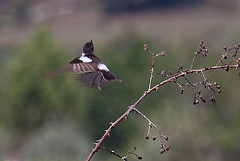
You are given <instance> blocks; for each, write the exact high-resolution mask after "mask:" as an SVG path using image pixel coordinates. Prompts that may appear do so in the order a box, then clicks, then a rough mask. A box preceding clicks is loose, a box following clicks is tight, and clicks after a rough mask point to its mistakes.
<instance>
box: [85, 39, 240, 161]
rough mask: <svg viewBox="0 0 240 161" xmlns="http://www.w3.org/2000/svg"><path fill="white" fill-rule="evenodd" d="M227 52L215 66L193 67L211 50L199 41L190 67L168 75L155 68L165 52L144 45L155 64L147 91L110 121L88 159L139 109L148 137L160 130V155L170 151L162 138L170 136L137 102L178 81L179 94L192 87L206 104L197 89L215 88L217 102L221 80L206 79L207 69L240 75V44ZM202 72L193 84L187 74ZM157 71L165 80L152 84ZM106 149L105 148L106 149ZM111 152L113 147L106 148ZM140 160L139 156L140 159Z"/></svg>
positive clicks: (197, 101)
mask: <svg viewBox="0 0 240 161" xmlns="http://www.w3.org/2000/svg"><path fill="white" fill-rule="evenodd" d="M223 49H224V51H225V53H224V54H223V55H222V57H221V58H220V60H219V61H218V63H217V64H216V65H215V66H212V67H204V68H200V69H193V66H194V62H195V61H196V57H197V56H198V55H199V54H202V56H203V57H206V56H207V54H208V49H207V46H206V45H205V44H204V42H203V41H202V40H201V41H200V43H199V44H198V48H197V51H196V52H195V53H194V57H193V60H192V64H191V66H190V68H184V67H183V66H180V67H179V68H178V71H177V73H176V74H175V75H174V76H170V74H171V72H168V74H166V73H167V72H166V71H164V70H163V71H162V72H161V73H158V72H155V71H154V59H155V58H156V57H158V56H160V55H162V56H164V55H165V54H166V53H165V52H164V51H163V52H161V53H159V54H154V53H152V52H151V51H150V49H149V48H148V46H147V44H145V45H144V50H146V51H148V52H149V53H150V54H151V56H152V67H151V70H150V78H149V85H148V90H147V91H144V92H143V94H142V96H141V97H140V98H139V99H138V100H137V101H136V102H135V103H134V104H132V105H131V106H129V107H128V110H127V111H126V112H125V113H124V114H122V115H121V116H120V117H119V118H118V119H117V120H116V121H114V122H111V123H110V126H109V128H108V129H107V130H105V133H104V134H103V136H102V138H101V139H100V140H97V141H96V143H95V147H94V148H93V149H92V151H91V153H90V155H89V156H88V158H87V160H86V161H90V160H91V158H92V157H93V155H94V154H95V153H96V152H97V151H98V150H99V149H103V148H101V147H100V145H101V144H102V142H103V141H104V139H105V138H106V137H110V132H111V130H112V129H113V127H115V126H117V124H118V123H119V122H120V121H121V120H123V119H124V118H126V117H127V116H128V115H129V114H130V113H131V112H132V111H135V112H137V114H138V115H140V116H141V117H142V118H144V119H145V120H146V121H147V122H148V130H147V133H146V136H145V138H146V139H149V136H150V137H152V139H153V140H156V136H153V135H152V134H151V129H152V127H153V128H154V129H155V130H156V131H157V132H158V134H159V137H160V143H161V150H160V152H161V154H162V153H164V152H165V151H168V150H170V146H168V145H165V144H164V143H163V140H165V141H167V140H168V137H167V136H164V135H163V134H162V133H161V131H160V130H159V129H158V127H157V126H156V125H155V124H154V123H153V122H152V121H151V120H150V119H149V118H148V117H147V116H145V115H144V114H143V113H141V112H140V111H139V110H138V109H137V108H136V107H137V105H138V104H139V103H140V102H141V101H142V100H143V99H144V98H145V97H146V96H147V95H148V94H150V93H151V92H153V91H157V90H158V88H159V87H160V86H162V85H164V84H166V83H171V82H173V83H175V84H177V86H178V87H180V94H183V92H184V90H185V87H192V89H193V93H194V101H193V104H194V105H196V104H198V103H199V100H198V98H200V99H201V100H202V102H203V103H205V102H206V99H205V98H204V97H203V95H202V91H201V90H200V89H198V88H197V86H199V85H202V86H203V87H204V88H206V89H208V90H210V91H212V93H213V95H212V96H211V97H210V101H212V102H213V103H214V104H215V102H216V98H215V95H214V93H215V92H217V93H220V92H221V86H220V85H219V83H217V82H215V81H214V82H213V83H212V82H210V80H209V79H207V78H206V76H205V74H204V72H206V71H210V70H218V69H224V70H226V71H227V72H228V71H229V70H230V69H236V70H238V73H239V75H240V72H239V65H240V58H239V56H238V52H239V51H240V44H238V45H235V46H234V47H233V48H232V47H230V48H227V47H226V46H225V47H224V48H223ZM229 57H230V61H229V62H225V61H226V60H227V59H228V58H229ZM194 73H195V74H201V75H202V77H203V81H200V82H197V83H192V82H191V81H190V80H189V79H188V78H187V75H191V74H194ZM154 74H160V75H161V76H162V77H165V80H163V81H162V82H160V83H157V84H156V85H155V86H153V87H152V79H153V78H154ZM181 77H183V78H184V79H185V80H186V83H185V84H179V83H178V82H177V79H178V78H181ZM104 150H106V149H104ZM106 151H109V152H111V153H112V151H110V150H106ZM114 154H115V155H116V153H115V152H114ZM116 156H118V157H120V155H116ZM136 156H137V155H136ZM126 157H127V156H125V157H124V158H121V159H122V160H126V159H127V158H126ZM138 159H140V158H138Z"/></svg>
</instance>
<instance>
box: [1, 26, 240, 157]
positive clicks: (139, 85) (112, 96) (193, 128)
mask: <svg viewBox="0 0 240 161" xmlns="http://www.w3.org/2000/svg"><path fill="white" fill-rule="evenodd" d="M125 36H126V37H125ZM125 36H123V37H125V38H124V40H121V41H117V40H116V41H115V42H111V43H110V44H108V45H107V47H104V48H101V47H99V46H97V45H96V46H97V47H96V48H95V54H96V55H97V56H98V57H100V58H101V59H102V60H103V61H104V62H105V64H107V66H108V67H109V68H110V69H111V71H112V72H113V73H115V74H116V75H117V76H118V77H120V78H121V79H122V80H123V82H122V83H117V82H114V83H113V84H111V85H109V86H107V87H105V88H103V90H102V91H101V92H96V91H95V90H94V89H92V88H87V87H82V86H81V84H79V83H78V82H76V81H75V79H74V78H75V76H74V75H72V74H65V75H62V76H57V77H50V78H46V77H45V76H44V75H43V73H42V72H44V71H51V70H54V69H57V68H59V67H61V66H63V65H65V64H66V63H68V62H69V61H70V60H71V59H73V55H72V54H68V52H67V51H66V49H64V48H63V47H60V45H57V43H56V42H55V40H54V39H52V36H51V34H50V33H49V32H47V31H46V29H44V28H37V29H36V31H35V33H34V36H33V37H32V38H31V39H30V41H29V42H27V43H26V44H24V45H22V46H21V47H20V48H19V50H18V51H17V53H16V54H15V55H14V56H13V57H12V58H11V59H9V60H8V61H7V62H4V68H3V69H4V70H3V71H2V72H3V73H2V78H1V82H3V83H1V89H0V96H1V97H0V102H1V104H0V135H1V138H4V139H0V144H1V146H2V147H4V148H3V149H4V151H8V150H9V151H11V150H13V149H17V148H22V150H23V151H25V153H26V158H27V159H26V160H66V158H69V157H70V156H71V157H70V159H71V160H79V158H80V160H83V159H85V156H87V155H88V152H89V151H90V149H91V148H92V147H93V145H92V142H94V141H95V139H99V138H100V137H101V136H102V134H103V133H104V130H105V129H107V128H108V126H109V123H110V122H111V121H115V120H116V119H117V118H118V117H119V116H120V115H121V114H122V113H123V112H125V111H126V109H127V107H128V105H131V104H132V103H134V102H135V101H136V100H137V99H138V98H139V97H140V96H141V94H142V92H143V91H144V90H146V89H147V87H148V79H149V70H150V67H151V56H150V55H149V53H147V52H145V51H144V50H143V44H145V43H146V42H149V41H147V40H146V38H143V37H141V36H139V35H138V34H130V33H127V34H126V35H125ZM82 45H83V44H82ZM82 45H81V46H82ZM148 45H149V47H150V49H151V50H152V52H154V53H158V52H160V51H159V50H162V49H164V50H165V51H166V52H167V55H166V56H165V57H159V58H157V60H156V61H155V62H156V64H155V69H156V71H158V72H161V70H163V69H164V70H167V71H168V70H171V71H172V72H173V73H174V71H176V70H177V67H178V66H179V65H180V63H183V65H184V67H187V66H190V64H191V60H192V57H193V53H194V50H195V48H194V47H196V46H197V45H196V44H189V46H188V47H186V46H174V47H172V46H171V45H162V44H161V47H160V46H158V44H157V43H155V46H154V47H152V45H151V43H148ZM179 51H181V54H182V55H177V54H178V53H179ZM79 53H81V51H79ZM176 53H177V54H176ZM211 54H212V55H211ZM211 54H210V55H209V56H208V57H207V58H202V57H200V58H198V59H197V60H196V64H195V65H196V68H198V67H202V66H203V64H204V65H206V64H207V63H209V64H210V65H212V64H215V63H216V57H217V58H218V57H220V55H219V53H217V52H215V51H211ZM77 56H78V55H75V57H77ZM2 66H3V65H2ZM226 75H228V76H226ZM206 76H207V77H209V78H210V80H211V81H214V80H216V81H219V83H220V84H222V85H223V91H224V92H222V93H221V94H220V95H217V96H216V97H217V106H213V105H212V104H210V103H209V102H210V101H209V102H207V104H206V105H203V104H200V105H198V106H197V107H194V108H192V107H191V101H192V97H193V96H192V91H191V89H189V90H188V89H186V90H185V92H184V95H179V89H178V87H176V86H174V85H169V84H167V85H165V86H164V87H161V89H159V91H158V92H156V93H155V92H154V93H152V94H150V95H149V96H148V97H147V98H146V99H144V100H143V101H142V102H141V104H140V105H139V106H138V107H139V109H140V110H141V111H142V112H143V113H145V114H146V115H147V116H149V118H151V119H152V121H154V122H155V123H156V124H157V125H158V127H159V128H160V130H162V131H163V133H164V134H166V135H167V136H169V138H170V140H169V142H168V143H167V144H169V145H171V146H172V147H173V148H172V150H171V151H170V152H168V153H166V154H164V155H160V154H159V153H158V151H159V149H160V148H159V144H158V142H157V141H158V140H157V141H155V142H152V141H151V140H150V139H149V140H145V139H144V133H145V132H146V130H147V123H146V122H145V120H142V119H139V117H138V116H137V115H136V114H134V113H133V114H131V115H130V116H129V117H128V118H127V120H126V121H122V122H121V123H120V124H119V125H118V126H117V127H116V128H114V129H113V131H112V132H111V138H110V139H106V140H105V141H104V144H103V145H104V146H106V147H107V148H109V149H111V150H112V149H113V150H116V151H117V152H119V153H120V154H123V155H124V154H126V152H127V151H128V150H131V148H132V147H134V146H137V147H138V150H137V153H138V154H139V155H141V156H143V157H144V159H145V160H160V159H162V160H182V159H183V160H212V158H214V157H216V158H217V159H219V158H225V159H227V158H231V159H232V160H234V159H236V158H237V157H238V153H237V152H238V151H239V145H240V144H239V141H238V140H237V139H236V138H237V136H238V134H239V131H240V127H239V126H238V125H239V122H240V120H239V115H240V109H239V107H238V100H239V93H238V91H237V90H232V89H235V88H236V89H239V86H238V87H236V84H237V83H239V80H238V77H237V74H236V72H232V71H230V72H229V73H226V72H225V71H215V72H213V75H212V74H211V73H210V74H208V73H207V74H206ZM191 78H193V80H194V81H199V77H198V76H196V75H194V76H192V77H191ZM162 79H164V78H162V77H161V76H155V77H154V81H153V84H155V83H157V82H159V81H161V80H162ZM200 79H201V78H200ZM179 81H180V80H179ZM209 95H210V94H208V91H206V92H205V93H204V96H206V97H209ZM229 97H230V98H229ZM203 106H204V107H203ZM199 107H203V108H199ZM66 120H67V121H66ZM78 130H79V131H80V132H79V131H78ZM2 131H3V132H2ZM154 134H155V135H157V134H156V133H154ZM4 140H7V141H4ZM83 140H85V141H83ZM89 140H91V141H89ZM89 142H90V143H89ZM18 143H20V144H18ZM5 144H6V145H5ZM9 144H10V145H9ZM11 144H12V146H11ZM16 145H19V147H16ZM66 149H68V150H66ZM79 153H80V154H79ZM153 153H154V155H149V154H153ZM0 154H6V152H5V153H4V152H3V150H0ZM105 155H106V156H105ZM1 156H3V155H1ZM95 157H96V159H97V160H118V159H117V158H114V157H113V156H111V155H109V154H108V153H104V152H103V153H100V155H99V154H97V155H96V156H94V158H95ZM56 158H57V159H56ZM58 158H59V159H58ZM76 158H77V159H76ZM106 158H107V159H106ZM179 158H181V159H179ZM0 159H1V157H0ZM93 160H94V159H93ZM133 160H134V159H133Z"/></svg>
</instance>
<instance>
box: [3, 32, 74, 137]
mask: <svg viewBox="0 0 240 161" xmlns="http://www.w3.org/2000/svg"><path fill="white" fill-rule="evenodd" d="M65 55H66V54H64V51H63V50H62V49H61V48H60V47H58V46H57V45H56V44H54V43H53V41H52V40H51V38H50V36H49V33H48V32H46V31H45V30H44V29H38V30H37V31H36V33H35V35H34V37H33V38H32V39H31V41H30V42H28V43H27V44H26V45H24V46H23V47H21V48H20V49H19V52H18V53H17V54H16V55H15V57H14V58H13V59H11V61H9V62H8V63H7V67H6V71H4V74H3V77H4V78H3V80H4V81H3V82H4V83H3V84H2V85H1V109H0V110H1V112H0V113H1V114H0V115H1V122H0V123H1V124H2V125H5V126H6V127H8V128H13V129H14V131H15V132H16V134H19V135H20V134H25V133H28V132H30V131H31V130H34V129H36V128H39V127H40V126H41V125H42V124H43V123H44V122H45V121H46V120H48V119H49V118H51V117H52V115H59V116H61V115H66V114H68V112H67V111H68V110H69V109H71V108H75V107H76V102H75V101H74V100H76V99H77V97H78V94H77V93H76V90H75V88H74V85H73V81H72V80H71V79H69V78H67V77H65V76H63V77H61V79H59V78H49V79H48V78H46V77H44V76H43V73H42V72H43V71H44V70H51V68H52V69H53V68H57V67H59V66H60V65H62V64H64V61H65V60H66V57H65ZM69 111H70V110H69ZM20 136H21V135H20Z"/></svg>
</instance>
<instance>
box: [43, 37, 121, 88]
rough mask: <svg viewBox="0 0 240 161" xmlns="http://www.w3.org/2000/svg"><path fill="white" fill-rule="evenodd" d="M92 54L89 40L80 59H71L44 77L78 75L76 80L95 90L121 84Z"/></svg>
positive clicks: (92, 47) (92, 48)
mask: <svg viewBox="0 0 240 161" xmlns="http://www.w3.org/2000/svg"><path fill="white" fill-rule="evenodd" d="M93 52H94V46H93V43H92V40H91V41H90V42H87V43H86V44H85V45H84V47H83V52H82V55H81V56H80V57H77V58H75V59H73V60H72V61H70V62H69V63H68V64H67V65H65V66H64V67H62V68H60V69H58V70H56V71H53V72H50V73H47V74H46V75H47V76H52V75H59V74H62V73H67V72H71V73H76V74H80V75H79V78H78V80H80V81H82V82H83V83H84V84H85V85H90V86H92V87H93V88H95V89H96V90H101V87H102V86H105V85H108V84H110V83H111V82H113V81H119V82H122V80H121V79H119V78H118V77H117V76H116V75H114V74H113V73H112V72H110V70H109V69H108V67H107V66H106V65H105V64H104V63H103V61H102V60H100V59H99V58H98V57H96V56H95V55H94V54H93Z"/></svg>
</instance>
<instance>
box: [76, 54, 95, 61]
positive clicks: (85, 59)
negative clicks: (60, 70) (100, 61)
mask: <svg viewBox="0 0 240 161" xmlns="http://www.w3.org/2000/svg"><path fill="white" fill-rule="evenodd" d="M85 55H86V54H85V53H82V56H81V57H80V58H79V60H81V61H83V62H84V63H90V62H92V59H90V58H89V57H87V56H85Z"/></svg>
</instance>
